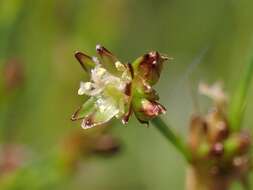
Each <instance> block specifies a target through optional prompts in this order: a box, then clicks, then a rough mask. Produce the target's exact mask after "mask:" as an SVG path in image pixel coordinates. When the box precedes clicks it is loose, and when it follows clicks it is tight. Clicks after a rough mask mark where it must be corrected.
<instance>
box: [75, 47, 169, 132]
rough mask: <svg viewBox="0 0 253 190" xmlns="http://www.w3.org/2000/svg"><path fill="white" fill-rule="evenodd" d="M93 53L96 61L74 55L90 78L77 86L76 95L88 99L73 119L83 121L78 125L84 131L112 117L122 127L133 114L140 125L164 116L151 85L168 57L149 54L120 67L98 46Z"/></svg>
mask: <svg viewBox="0 0 253 190" xmlns="http://www.w3.org/2000/svg"><path fill="white" fill-rule="evenodd" d="M96 50H97V53H98V55H99V57H98V58H97V57H90V56H87V55H85V54H84V53H81V52H77V53H76V54H75V57H76V58H77V60H78V61H79V63H80V64H81V66H82V67H83V69H84V70H85V71H86V72H87V73H88V74H89V76H90V81H88V82H81V83H80V88H79V90H78V94H79V95H87V96H89V97H90V98H89V99H88V100H87V101H86V102H85V103H84V104H83V105H82V106H81V107H80V108H79V109H78V110H77V111H76V112H75V113H74V114H73V116H72V120H82V124H81V126H82V127H83V128H84V129H87V128H91V127H94V126H98V125H103V124H106V123H107V122H109V121H110V120H111V119H112V118H113V117H116V118H119V119H121V120H122V122H123V123H124V124H125V123H127V122H128V120H129V117H130V115H131V114H132V113H133V112H134V113H135V115H136V117H137V119H138V120H139V121H141V122H142V123H148V121H149V120H150V119H152V118H154V117H156V116H158V115H159V114H161V113H165V108H164V107H163V106H162V105H160V104H159V103H158V102H157V100H158V99H159V97H158V95H157V94H156V92H155V90H154V89H153V88H152V85H154V84H155V83H156V82H157V81H158V79H159V77H160V73H161V70H162V64H163V62H164V61H165V60H167V57H165V56H161V55H160V54H159V53H157V52H150V53H148V54H146V55H144V56H142V57H140V58H138V59H137V60H136V61H134V62H133V63H132V64H123V63H121V62H120V61H119V60H118V59H117V58H116V57H115V56H114V55H113V54H112V53H111V52H110V51H108V50H107V49H105V48H104V47H102V46H100V45H97V47H96Z"/></svg>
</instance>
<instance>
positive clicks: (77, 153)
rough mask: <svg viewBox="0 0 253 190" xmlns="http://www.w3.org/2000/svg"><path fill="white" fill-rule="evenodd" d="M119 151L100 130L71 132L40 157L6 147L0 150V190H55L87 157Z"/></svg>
mask: <svg viewBox="0 0 253 190" xmlns="http://www.w3.org/2000/svg"><path fill="white" fill-rule="evenodd" d="M119 150H120V142H119V140H118V139H117V138H115V137H113V136H112V135H111V134H110V133H108V132H107V131H105V130H100V129H99V130H95V131H91V132H89V133H86V134H82V133H80V131H73V132H71V133H70V134H68V135H67V136H65V137H64V138H63V139H62V140H61V141H60V142H59V144H58V146H55V147H52V150H51V151H50V153H49V154H47V155H44V156H43V157H41V156H40V155H36V152H35V151H34V152H31V151H32V150H28V148H27V147H23V146H20V145H18V144H17V145H11V144H10V145H9V144H6V145H3V146H2V147H0V189H8V190H12V189H13V190H14V189H34V190H43V189H55V188H56V187H57V188H58V187H61V186H62V185H61V184H63V183H64V182H66V181H70V180H71V179H73V177H75V174H76V173H78V171H79V168H81V167H80V166H81V165H82V164H85V163H86V162H87V160H88V159H89V158H90V157H91V156H100V157H101V156H113V155H115V154H116V153H118V151H119ZM84 161H86V162H84Z"/></svg>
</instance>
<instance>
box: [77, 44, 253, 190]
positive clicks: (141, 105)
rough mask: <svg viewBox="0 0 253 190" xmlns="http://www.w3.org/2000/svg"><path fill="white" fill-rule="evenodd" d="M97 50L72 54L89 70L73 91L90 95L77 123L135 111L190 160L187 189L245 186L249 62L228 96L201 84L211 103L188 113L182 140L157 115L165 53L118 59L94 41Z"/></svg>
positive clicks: (124, 119)
mask: <svg viewBox="0 0 253 190" xmlns="http://www.w3.org/2000/svg"><path fill="white" fill-rule="evenodd" d="M96 50H97V53H98V55H99V57H98V58H97V57H90V56H88V55H86V54H84V53H81V52H77V53H76V54H75V56H76V58H77V59H78V61H79V62H80V64H81V66H82V67H83V69H84V70H85V71H86V72H87V73H88V74H89V76H90V81H89V82H81V85H80V88H79V90H78V94H79V95H84V94H85V95H88V96H89V97H90V98H89V99H88V100H87V101H86V102H85V103H84V104H83V105H82V106H81V107H80V108H79V109H78V110H77V111H76V112H75V113H74V114H73V116H72V120H82V124H81V126H82V127H83V128H84V129H88V128H92V127H95V126H102V125H103V126H104V125H108V122H109V121H110V120H111V119H112V118H113V117H116V118H119V119H121V120H122V122H123V124H126V123H127V121H128V119H129V117H130V115H131V114H132V113H134V114H135V116H136V117H137V119H138V120H139V121H140V122H141V123H145V124H149V122H151V123H152V124H153V125H154V126H155V127H156V128H157V129H158V130H159V131H160V132H161V133H162V135H163V136H164V137H166V139H167V140H168V141H169V142H171V143H172V144H173V145H174V146H175V147H176V148H177V150H178V151H179V152H181V154H182V155H183V156H184V158H185V159H186V161H187V162H188V164H189V167H188V174H187V185H186V188H187V190H226V189H229V188H230V187H231V184H232V183H233V182H235V181H240V182H241V184H242V185H243V187H245V189H249V183H248V176H249V173H250V169H251V155H250V149H251V137H250V133H249V132H248V131H245V130H242V129H241V121H242V117H243V113H244V110H245V105H246V103H245V102H246V95H247V91H248V89H249V84H250V81H251V78H252V71H253V62H250V64H249V67H248V68H247V70H246V73H245V75H243V77H242V80H241V83H240V85H239V89H238V90H237V91H236V94H235V96H234V98H233V99H232V101H231V102H230V101H228V96H227V95H226V94H225V93H224V92H223V89H222V87H221V85H220V84H219V83H216V84H214V85H213V86H208V85H206V84H204V83H201V84H200V86H199V91H200V93H201V94H204V95H206V96H208V97H209V98H211V99H212V100H213V105H212V106H211V109H210V111H209V112H208V113H207V114H200V113H199V114H195V115H194V116H193V117H192V119H191V123H190V131H189V134H188V140H187V141H184V140H183V139H182V138H181V137H180V136H178V135H177V134H176V133H175V132H174V131H173V129H172V128H171V127H170V126H168V125H167V124H166V123H165V122H164V121H163V120H162V119H161V118H160V116H159V115H160V114H163V113H165V108H164V107H163V106H162V105H161V104H159V103H158V99H159V96H158V94H157V93H156V91H155V90H154V89H153V85H154V84H156V83H157V81H158V80H159V77H160V74H161V71H162V66H163V63H164V61H166V60H167V59H168V57H167V56H164V55H161V54H159V53H158V52H150V53H147V54H145V55H144V56H141V57H140V58H138V59H137V60H135V61H133V62H132V63H121V62H120V61H119V60H118V58H116V57H115V56H114V55H113V54H112V53H111V52H110V51H108V50H107V49H105V48H104V47H102V46H100V45H99V46H97V48H96ZM227 107H229V108H230V109H229V110H228V109H227Z"/></svg>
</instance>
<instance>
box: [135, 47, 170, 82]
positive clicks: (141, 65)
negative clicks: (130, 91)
mask: <svg viewBox="0 0 253 190" xmlns="http://www.w3.org/2000/svg"><path fill="white" fill-rule="evenodd" d="M166 60H168V57H166V56H162V55H160V54H159V53H158V52H156V51H154V52H149V53H148V54H145V55H144V56H142V57H139V58H138V59H137V60H135V61H134V62H133V64H132V65H133V69H134V74H135V75H138V76H140V77H142V78H144V79H145V80H146V81H147V82H148V83H149V84H150V85H154V84H155V83H157V81H158V80H159V78H160V74H161V71H162V67H163V63H164V61H166Z"/></svg>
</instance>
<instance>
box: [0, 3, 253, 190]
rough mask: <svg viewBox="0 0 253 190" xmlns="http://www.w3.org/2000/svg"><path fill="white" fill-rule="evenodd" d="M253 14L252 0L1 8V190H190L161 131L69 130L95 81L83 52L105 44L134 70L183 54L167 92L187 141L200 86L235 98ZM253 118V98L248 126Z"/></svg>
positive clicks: (164, 82) (252, 44) (162, 86)
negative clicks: (213, 86)
mask: <svg viewBox="0 0 253 190" xmlns="http://www.w3.org/2000/svg"><path fill="white" fill-rule="evenodd" d="M252 10H253V2H252V1H251V0H138V1H137V0H72V1H68V0H54V1H52V0H43V1H39V0H37V1H35V0H1V1H0V71H1V75H0V143H1V146H0V148H1V150H0V189H8V190H9V189H15V190H19V189H20V190H26V189H31V190H33V189H34V190H37V189H43V190H44V189H54V190H56V189H64V190H65V189H66V190H67V189H76V190H79V189H80V190H81V189H88V190H118V189H121V190H140V189H141V190H167V189H179V190H180V189H184V181H185V180H184V179H185V168H186V164H185V162H184V160H183V159H182V157H181V156H180V155H179V153H178V152H176V151H175V149H174V148H173V147H172V146H171V145H170V144H168V143H167V142H166V140H165V139H163V138H162V137H161V135H160V134H159V133H158V132H157V131H156V130H155V128H154V127H152V126H150V127H149V128H145V127H144V126H142V125H141V124H139V123H138V122H137V121H136V119H135V118H134V117H132V118H131V120H130V123H129V125H128V126H127V127H124V126H122V125H121V124H120V122H119V121H114V122H113V123H112V124H111V126H109V127H108V129H106V133H109V135H107V136H106V138H102V141H101V142H102V143H101V142H100V145H99V144H97V139H98V140H101V136H102V137H104V136H103V135H104V134H101V133H102V132H101V131H103V133H104V132H105V129H95V130H88V131H85V130H82V129H80V125H79V124H80V123H79V122H74V123H73V122H71V121H70V117H71V115H72V113H73V112H74V111H75V110H76V108H77V107H78V106H79V105H81V104H82V103H83V102H84V100H85V99H84V97H80V96H78V95H77V89H78V87H79V82H80V80H85V79H87V76H86V75H85V73H84V72H83V70H82V69H81V67H80V65H79V64H78V62H77V61H76V60H75V59H74V56H73V54H74V52H75V51H76V50H81V51H84V52H86V53H87V54H89V55H94V54H95V45H96V44H98V43H99V44H102V45H104V46H105V47H107V48H108V49H110V50H111V51H112V52H114V53H115V54H116V55H117V56H118V57H119V58H120V59H121V60H122V61H124V62H127V61H133V60H134V59H135V58H136V57H138V56H140V55H142V54H144V53H145V52H147V51H150V50H157V51H159V52H162V53H166V54H168V55H169V56H171V57H173V58H174V59H173V61H171V62H170V63H168V64H166V66H165V69H164V71H163V74H162V77H161V79H160V82H159V84H157V86H156V89H157V90H158V91H159V93H160V97H161V102H162V103H163V104H164V105H165V106H166V107H167V109H168V112H167V114H166V115H165V116H164V118H165V120H167V121H168V122H169V123H170V124H171V125H172V126H173V128H175V130H177V131H178V132H179V133H182V135H183V136H185V135H186V133H187V130H188V122H189V119H190V116H191V114H193V112H194V111H195V110H196V105H195V103H194V102H195V101H196V100H197V101H198V102H199V107H200V109H201V111H203V112H204V111H206V110H207V107H208V104H209V102H208V101H207V100H206V99H204V98H202V97H200V96H198V95H197V93H196V90H197V84H198V82H199V81H206V82H208V83H212V82H215V81H217V80H221V81H223V82H224V85H225V88H226V90H227V91H228V93H229V94H232V93H233V92H234V90H235V87H236V84H237V83H238V80H239V79H240V75H241V73H242V71H243V68H245V65H246V64H247V62H248V61H249V59H250V57H251V56H252V55H253V38H252V37H253V22H252V21H253V11H252ZM252 95H253V92H252V91H251V92H250V97H251V96H252ZM252 113H253V101H252V100H251V98H250V99H249V101H248V106H247V111H246V117H245V122H244V125H245V126H246V127H250V126H251V125H252V123H253V118H252V117H251V114H252ZM111 136H113V137H114V138H113V139H111ZM115 138H116V139H115ZM94 144H95V145H94ZM101 144H102V145H101ZM106 144H109V145H108V146H109V150H107V148H108V147H103V146H104V145H106ZM118 144H119V145H118ZM101 146H102V147H101ZM111 146H112V148H113V150H110V147H111ZM118 146H120V148H119V147H118ZM118 149H120V151H117V150H118ZM108 151H109V153H108ZM113 153H114V154H113ZM234 189H240V187H239V185H238V184H235V187H234Z"/></svg>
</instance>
